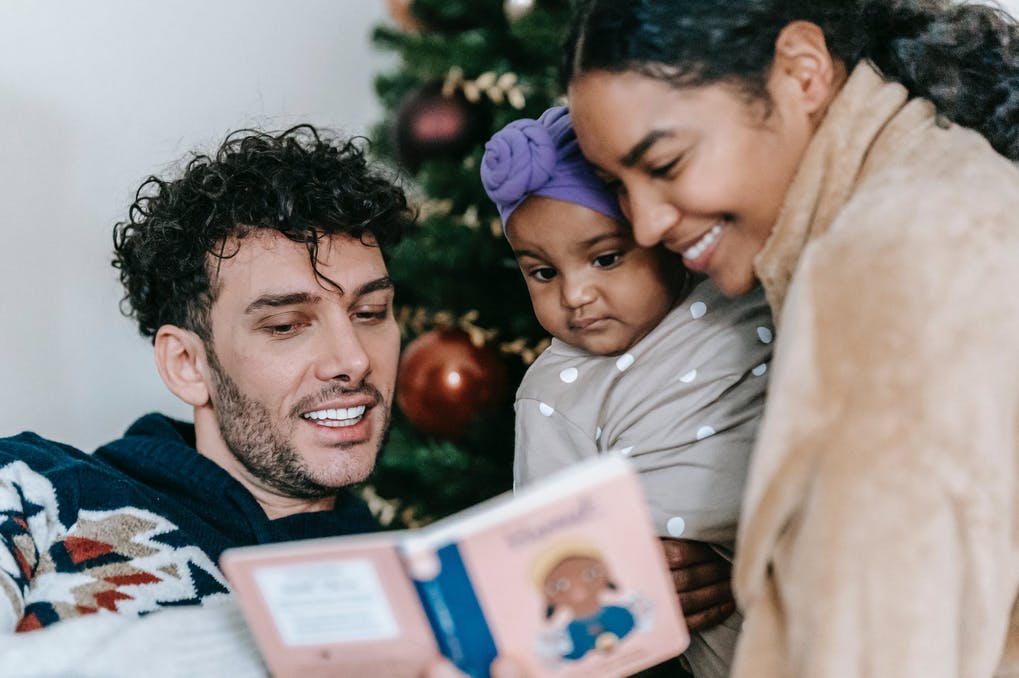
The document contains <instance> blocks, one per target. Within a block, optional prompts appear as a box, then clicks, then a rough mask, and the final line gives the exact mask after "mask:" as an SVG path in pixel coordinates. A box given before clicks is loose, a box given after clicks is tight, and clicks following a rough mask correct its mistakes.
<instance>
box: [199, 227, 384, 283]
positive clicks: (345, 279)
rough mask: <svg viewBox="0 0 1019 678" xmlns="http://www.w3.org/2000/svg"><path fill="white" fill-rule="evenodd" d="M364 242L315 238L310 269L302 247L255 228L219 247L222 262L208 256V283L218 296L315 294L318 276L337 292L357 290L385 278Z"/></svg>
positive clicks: (371, 247) (335, 237)
mask: <svg viewBox="0 0 1019 678" xmlns="http://www.w3.org/2000/svg"><path fill="white" fill-rule="evenodd" d="M366 242H367V244H366ZM366 242H363V241H362V240H360V239H358V238H354V237H352V236H349V235H346V234H337V235H321V236H320V237H319V239H318V244H317V250H316V252H315V265H314V266H312V260H311V254H310V251H309V247H308V244H307V243H304V242H295V241H293V240H291V239H290V238H288V237H286V236H285V235H283V234H282V233H279V232H278V231H274V230H270V229H255V230H252V231H250V232H248V233H247V234H245V235H244V236H243V237H236V236H235V237H231V238H230V239H229V240H227V241H226V242H224V243H223V247H222V249H221V250H220V251H221V252H222V253H223V255H224V256H223V257H222V258H221V257H217V256H210V259H211V261H210V269H211V270H210V282H211V283H212V285H213V287H214V288H215V289H216V290H217V292H218V293H223V292H227V291H230V292H237V293H240V294H244V295H258V294H262V293H266V292H272V291H278V290H279V289H281V288H287V289H306V290H308V291H314V292H317V293H320V292H322V291H324V290H323V287H322V283H323V282H326V281H324V280H323V279H322V278H323V277H324V278H328V279H329V280H331V281H333V282H334V283H336V284H338V285H339V286H340V287H342V288H350V287H358V286H360V285H361V284H363V283H364V282H366V281H369V280H372V279H375V278H378V277H380V276H385V275H386V266H385V262H384V261H383V259H382V253H381V251H380V250H379V248H378V247H377V246H375V245H374V244H372V242H371V240H370V239H367V240H366ZM327 287H331V286H328V285H327ZM217 296H219V294H217Z"/></svg>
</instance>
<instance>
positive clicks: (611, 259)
mask: <svg viewBox="0 0 1019 678" xmlns="http://www.w3.org/2000/svg"><path fill="white" fill-rule="evenodd" d="M622 257H623V253H622V252H609V253H608V254H602V255H600V256H597V257H595V258H594V266H595V268H609V267H611V266H614V265H616V264H617V263H619V260H620V259H621V258H622Z"/></svg>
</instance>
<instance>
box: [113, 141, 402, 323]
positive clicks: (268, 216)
mask: <svg viewBox="0 0 1019 678" xmlns="http://www.w3.org/2000/svg"><path fill="white" fill-rule="evenodd" d="M361 141H363V140H359V139H352V140H346V141H340V140H333V139H328V138H326V137H324V136H322V135H321V134H319V132H318V131H317V130H316V129H315V128H314V127H312V126H310V125H300V126H297V127H294V128H292V129H289V130H287V131H285V132H281V133H279V134H267V133H264V132H258V131H254V130H240V131H238V132H234V133H232V134H230V135H229V136H228V137H227V138H226V140H225V141H224V142H223V144H222V145H221V146H220V147H219V149H218V150H217V151H216V153H215V155H214V156H211V157H210V156H208V155H197V154H196V155H195V156H194V157H193V158H192V159H191V160H190V162H188V164H187V166H186V168H185V170H184V173H183V175H182V176H181V177H179V178H177V179H173V180H169V181H167V180H163V179H159V178H158V177H149V178H148V179H146V180H145V182H144V183H143V184H142V185H141V187H140V188H139V189H138V192H137V194H136V196H135V201H134V203H133V204H132V205H131V208H130V212H129V216H128V220H127V221H124V222H120V223H118V224H117V225H116V226H115V227H114V229H113V243H114V259H113V266H114V267H115V268H117V269H119V271H120V281H121V283H123V285H124V289H125V294H124V299H123V301H122V304H121V306H122V310H123V311H124V313H125V315H130V316H132V317H134V318H135V319H136V320H137V322H138V328H139V330H140V332H141V334H142V335H143V336H146V337H149V338H152V339H154V338H155V335H156V331H157V330H158V329H159V328H160V327H161V326H162V325H167V324H169V325H176V326H178V327H183V328H185V329H189V330H191V331H193V332H195V333H196V334H198V335H199V336H200V337H201V338H202V339H203V340H205V341H206V342H208V341H210V340H211V338H212V332H211V326H210V323H209V309H210V308H211V306H212V303H213V301H215V298H216V289H215V287H214V286H213V285H212V284H211V282H210V274H211V272H212V271H213V270H214V268H213V266H214V262H216V261H219V260H222V259H224V258H229V257H231V256H233V255H235V254H236V253H237V248H236V247H232V248H231V247H230V243H231V241H232V239H235V238H238V239H239V238H243V237H244V236H245V235H247V234H249V233H251V232H252V231H255V230H257V229H272V230H275V231H278V232H279V233H281V234H283V235H284V236H286V237H287V238H289V239H291V240H293V241H295V242H300V243H305V244H306V245H307V247H308V257H309V258H310V260H311V265H312V267H313V268H314V269H315V271H316V273H318V268H317V253H318V244H319V241H320V239H321V238H323V237H327V236H331V235H336V234H342V235H349V236H352V237H355V238H359V239H361V241H362V242H365V243H369V242H374V243H377V244H378V245H379V246H380V247H381V248H382V250H383V252H384V253H385V252H386V251H387V250H388V248H389V247H391V246H393V245H395V244H396V243H397V241H398V240H399V239H400V237H401V235H402V234H403V232H404V231H405V230H406V229H407V228H408V227H409V226H410V225H411V224H412V223H413V220H414V215H413V213H412V211H411V210H410V209H409V208H408V205H407V199H406V197H405V195H404V192H403V190H402V189H401V188H400V187H399V186H397V185H396V184H395V183H393V182H392V181H390V180H389V179H388V178H386V177H384V176H383V175H382V174H381V173H379V172H378V171H376V170H374V169H372V168H370V167H369V165H368V162H367V160H366V158H365V155H364V151H363V150H362V148H361V143H360V142H361ZM319 277H320V278H322V280H324V281H325V282H328V283H332V281H329V280H328V278H325V277H324V276H321V275H320V276H319ZM332 284H334V285H335V283H332Z"/></svg>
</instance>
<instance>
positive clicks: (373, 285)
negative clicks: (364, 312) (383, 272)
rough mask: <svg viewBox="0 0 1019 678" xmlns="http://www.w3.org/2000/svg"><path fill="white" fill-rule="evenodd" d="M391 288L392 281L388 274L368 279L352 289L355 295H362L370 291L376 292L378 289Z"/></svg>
mask: <svg viewBox="0 0 1019 678" xmlns="http://www.w3.org/2000/svg"><path fill="white" fill-rule="evenodd" d="M391 289H393V281H392V279H391V278H389V276H385V277H382V278H376V279H375V280H369V281H368V282H366V283H365V284H363V285H361V286H360V287H358V288H357V290H355V291H354V296H355V297H363V296H364V295H366V294H371V293H372V292H378V291H379V290H391Z"/></svg>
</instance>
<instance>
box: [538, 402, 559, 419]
mask: <svg viewBox="0 0 1019 678" xmlns="http://www.w3.org/2000/svg"><path fill="white" fill-rule="evenodd" d="M538 411H539V412H541V413H542V414H543V415H545V416H546V417H551V416H552V415H553V414H555V408H554V407H552V406H551V405H549V404H547V403H538Z"/></svg>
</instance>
